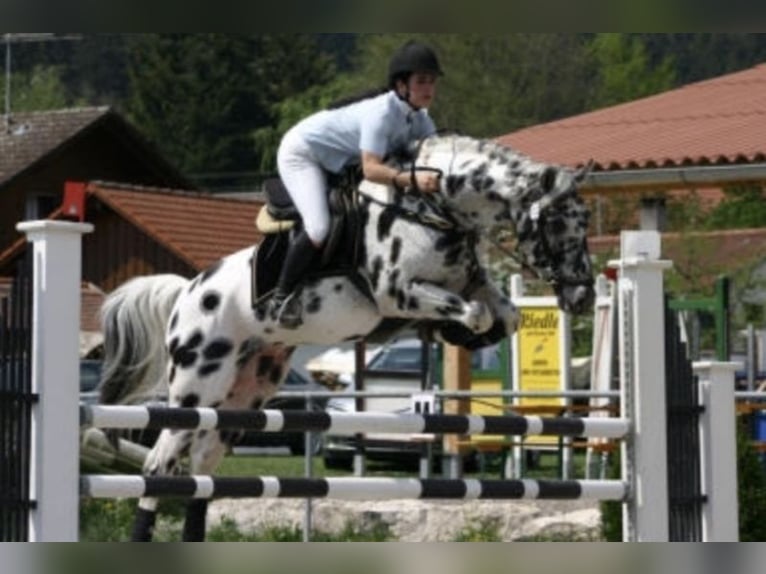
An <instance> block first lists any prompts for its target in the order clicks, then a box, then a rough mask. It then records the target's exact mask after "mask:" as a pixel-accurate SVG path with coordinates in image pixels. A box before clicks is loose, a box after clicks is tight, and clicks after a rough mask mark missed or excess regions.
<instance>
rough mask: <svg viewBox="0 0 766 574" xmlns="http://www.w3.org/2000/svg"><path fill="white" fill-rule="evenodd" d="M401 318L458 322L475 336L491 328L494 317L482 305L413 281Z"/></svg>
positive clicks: (401, 303) (402, 298) (402, 303)
mask: <svg viewBox="0 0 766 574" xmlns="http://www.w3.org/2000/svg"><path fill="white" fill-rule="evenodd" d="M398 306H399V310H398V315H399V316H404V317H411V318H413V319H428V320H448V321H457V322H458V323H460V324H462V325H464V326H465V327H466V328H467V329H469V330H470V331H471V332H473V333H483V332H485V331H487V330H488V329H490V328H491V327H492V323H493V322H494V317H493V315H492V310H491V309H490V308H489V305H487V304H486V303H484V302H482V301H466V300H465V299H463V298H462V297H460V296H459V295H456V294H455V293H452V292H451V291H447V290H446V289H443V288H441V287H437V286H436V285H434V284H433V283H427V282H425V281H412V282H410V283H409V286H408V288H406V289H404V290H403V291H402V294H401V296H400V297H399V302H398Z"/></svg>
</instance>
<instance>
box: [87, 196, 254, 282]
mask: <svg viewBox="0 0 766 574" xmlns="http://www.w3.org/2000/svg"><path fill="white" fill-rule="evenodd" d="M87 192H88V193H89V194H91V195H93V196H95V197H97V198H98V199H99V200H101V201H102V202H104V203H105V204H107V205H109V206H110V207H111V208H112V209H114V210H115V211H116V212H118V213H119V214H120V215H121V216H122V217H123V218H125V219H126V220H127V221H130V222H131V223H132V224H133V225H135V226H136V227H138V228H139V229H141V230H143V231H144V232H145V233H146V234H147V235H149V236H150V237H152V238H153V239H155V240H156V241H157V242H159V243H161V244H162V245H164V246H165V247H167V248H168V249H170V250H171V251H173V252H174V253H175V254H176V255H178V256H179V257H180V258H182V259H183V260H185V261H186V262H187V263H189V264H190V265H191V266H193V267H194V268H196V269H198V270H203V269H205V268H207V267H208V266H210V265H211V264H212V263H214V262H215V261H217V260H218V259H220V258H221V257H222V256H224V255H228V254H229V253H233V252H234V251H237V250H239V249H242V248H243V247H247V246H248V245H253V244H254V243H257V242H259V241H260V240H261V238H262V236H261V234H260V233H259V232H258V231H257V230H256V228H255V217H256V216H257V215H258V211H259V210H260V208H261V205H262V203H260V202H256V201H252V200H249V201H246V200H241V199H232V198H221V197H216V196H215V195H211V194H206V193H195V192H187V191H178V190H167V189H154V188H145V187H136V186H126V185H121V184H112V183H103V182H93V183H90V184H89V185H88V188H87Z"/></svg>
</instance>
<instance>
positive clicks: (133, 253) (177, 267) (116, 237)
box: [82, 198, 198, 293]
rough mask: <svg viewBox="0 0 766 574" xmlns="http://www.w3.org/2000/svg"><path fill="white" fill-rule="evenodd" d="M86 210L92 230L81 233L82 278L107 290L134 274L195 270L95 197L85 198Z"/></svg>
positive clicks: (186, 274) (188, 274)
mask: <svg viewBox="0 0 766 574" xmlns="http://www.w3.org/2000/svg"><path fill="white" fill-rule="evenodd" d="M86 214H87V215H86V219H87V221H89V222H90V223H93V224H94V225H95V230H94V232H93V233H90V234H88V235H85V236H84V237H83V268H82V278H83V281H88V282H91V283H93V284H95V285H97V286H98V287H99V288H101V289H102V290H103V291H105V292H107V293H108V292H110V291H112V290H113V289H114V288H116V287H117V286H119V285H120V284H122V283H124V282H125V281H127V280H128V279H131V278H132V277H135V276H137V275H152V274H155V273H177V274H179V275H183V276H184V277H192V276H194V275H196V274H197V272H198V271H197V270H196V269H194V268H193V267H192V266H191V265H189V264H188V263H186V262H184V261H183V260H182V259H181V258H179V257H178V256H177V255H175V254H174V253H172V252H171V251H169V250H168V249H166V248H165V247H163V246H162V245H160V244H159V243H158V242H157V241H155V240H154V239H152V238H151V237H149V236H148V235H147V234H145V233H143V232H142V231H140V230H138V229H137V228H136V227H134V226H133V225H132V224H131V223H130V222H128V221H126V220H125V219H123V218H122V217H120V216H119V215H118V214H117V213H115V212H114V211H112V210H111V209H109V208H108V207H106V206H104V205H103V204H101V203H99V202H97V201H96V200H95V199H93V198H91V199H90V200H89V201H88V205H87V207H86Z"/></svg>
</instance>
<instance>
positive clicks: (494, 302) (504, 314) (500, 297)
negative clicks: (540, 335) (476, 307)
mask: <svg viewBox="0 0 766 574" xmlns="http://www.w3.org/2000/svg"><path fill="white" fill-rule="evenodd" d="M472 297H473V298H474V299H476V300H477V301H483V302H484V303H486V304H487V305H489V308H490V309H491V310H492V315H493V316H494V317H495V322H497V321H498V320H499V321H502V323H503V326H504V328H503V330H504V332H505V336H508V337H510V336H511V335H513V334H514V333H515V332H516V330H517V329H518V328H519V321H520V320H521V315H520V314H519V310H518V308H517V307H516V305H514V304H513V303H512V302H511V300H510V298H509V297H507V296H506V295H505V293H503V292H502V291H501V290H500V289H499V288H498V287H497V286H496V285H495V284H494V283H490V282H489V281H483V282H482V283H481V284H480V286H479V287H478V288H477V289H476V290H475V291H474V292H473V293H472ZM493 328H494V325H493Z"/></svg>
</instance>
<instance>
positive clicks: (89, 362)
mask: <svg viewBox="0 0 766 574" xmlns="http://www.w3.org/2000/svg"><path fill="white" fill-rule="evenodd" d="M102 366H103V361H99V360H97V359H80V402H81V403H84V404H86V405H94V404H96V403H98V395H99V392H98V384H99V382H101V368H102Z"/></svg>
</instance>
